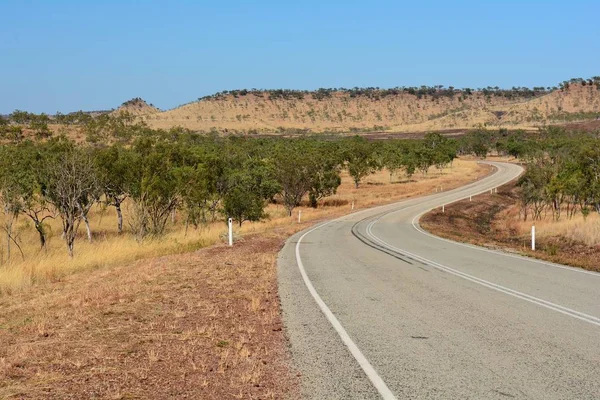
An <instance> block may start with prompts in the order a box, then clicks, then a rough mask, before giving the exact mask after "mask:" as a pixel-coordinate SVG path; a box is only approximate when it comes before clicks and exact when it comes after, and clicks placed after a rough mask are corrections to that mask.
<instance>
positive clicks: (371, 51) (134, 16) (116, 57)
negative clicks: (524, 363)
mask: <svg viewBox="0 0 600 400" xmlns="http://www.w3.org/2000/svg"><path fill="white" fill-rule="evenodd" d="M0 13H1V14H2V19H1V22H0V57H1V60H2V62H0V76H1V78H0V113H8V112H11V111H13V110H14V109H24V110H28V111H32V112H47V113H54V112H56V111H61V112H70V111H75V110H79V109H84V110H94V109H110V108H113V107H118V106H119V105H120V103H122V102H123V101H125V100H128V99H130V98H133V97H143V98H144V99H146V100H147V101H148V102H151V103H154V104H155V105H156V106H157V107H160V108H163V109H168V108H173V107H176V106H178V105H180V104H183V103H187V102H189V101H193V100H195V99H197V98H198V97H201V96H203V95H207V94H212V93H214V92H217V91H221V90H225V89H238V88H253V87H256V88H290V89H316V88H319V87H341V86H344V87H354V86H379V87H394V86H413V85H415V86H417V85H437V84H440V85H446V86H450V85H452V86H456V87H481V86H488V85H491V86H496V85H497V86H501V87H512V86H529V87H533V86H551V85H555V84H557V83H558V82H560V81H562V80H565V79H569V78H573V77H584V78H587V77H590V76H593V75H600V41H598V38H600V23H598V16H599V15H600V2H599V1H598V0H594V1H569V2H566V1H552V0H547V1H526V0H523V1H512V0H509V1H502V2H500V1H497V2H492V1H483V0H481V1H475V0H472V1H454V2H453V1H406V2H404V1H377V0H371V1H362V2H359V1H352V0H347V1H327V0H323V1H313V0H305V1H302V2H288V1H267V0H256V1H246V2H244V1H227V0H221V1H210V2H209V1H169V2H167V1H152V0H147V1H144V2H142V1H126V0H123V1H109V0H107V1H67V0H55V1H27V0H19V1H17V0H15V1H8V0H0Z"/></svg>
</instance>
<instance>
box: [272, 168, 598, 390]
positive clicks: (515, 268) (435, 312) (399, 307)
mask: <svg viewBox="0 0 600 400" xmlns="http://www.w3.org/2000/svg"><path fill="white" fill-rule="evenodd" d="M490 164H492V165H494V166H495V167H496V172H495V173H493V174H492V175H490V176H488V177H486V178H484V179H481V180H479V181H477V182H475V183H472V184H469V185H467V186H463V187H461V188H459V189H455V190H452V191H447V192H444V193H437V194H433V195H431V196H427V197H421V198H415V199H410V200H406V201H402V202H399V203H394V204H391V205H386V206H382V207H377V208H373V209H369V210H364V211H360V212H355V213H353V214H350V215H347V216H344V217H342V218H339V219H335V220H332V221H330V222H327V223H323V224H320V225H317V226H315V227H312V228H309V229H307V230H305V231H303V232H300V233H298V234H296V235H295V236H293V237H292V238H290V240H289V241H288V242H287V244H286V246H285V247H284V248H283V250H282V251H281V253H280V257H279V290H280V296H281V302H282V308H283V315H284V322H285V325H286V330H287V334H288V337H289V339H290V343H291V354H292V360H293V364H294V367H295V368H296V369H297V370H298V371H299V375H300V378H299V379H300V382H301V387H302V393H303V396H304V397H305V398H312V399H377V398H384V399H405V398H406V399H599V398H600V274H596V273H593V272H588V271H583V270H580V269H576V268H570V267H565V266H561V265H557V264H551V263H545V262H541V261H537V260H533V259H528V258H524V257H520V256H516V255H513V254H508V253H502V252H496V251H491V250H487V249H482V248H479V247H475V246H470V245H464V244H459V243H455V242H452V241H448V240H444V239H441V238H438V237H435V236H434V235H431V234H429V233H428V232H425V231H424V230H423V229H421V228H420V227H419V224H418V220H419V216H420V215H422V214H423V213H425V212H427V211H428V210H430V209H432V208H435V207H440V206H441V205H442V204H448V203H451V202H453V201H457V200H459V199H463V198H468V197H469V196H470V195H475V194H478V193H482V192H486V191H487V192H489V191H490V189H492V188H495V187H498V186H500V185H502V184H504V183H507V182H509V181H511V180H513V179H515V178H516V177H517V176H518V175H519V174H520V173H521V172H522V169H521V167H519V166H517V165H514V164H507V163H493V162H490ZM599 262H600V260H599Z"/></svg>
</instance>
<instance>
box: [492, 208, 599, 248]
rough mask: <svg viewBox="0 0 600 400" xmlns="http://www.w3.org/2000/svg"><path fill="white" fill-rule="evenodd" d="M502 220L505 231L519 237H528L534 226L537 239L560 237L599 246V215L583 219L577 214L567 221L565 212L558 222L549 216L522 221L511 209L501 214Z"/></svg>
mask: <svg viewBox="0 0 600 400" xmlns="http://www.w3.org/2000/svg"><path fill="white" fill-rule="evenodd" d="M503 218H504V219H505V223H506V229H511V230H513V231H515V232H518V234H519V235H528V234H529V233H530V232H531V226H532V225H534V224H535V228H536V236H537V237H538V238H551V237H556V236H561V237H564V238H567V239H568V240H570V241H576V242H581V243H584V244H586V245H588V246H599V245H600V215H598V214H597V213H593V214H591V215H589V216H588V217H587V218H583V215H581V214H580V213H578V214H577V215H575V216H573V218H571V219H568V218H567V217H566V212H565V213H563V215H562V216H561V218H560V219H559V220H558V221H554V220H553V219H552V217H550V216H547V217H546V218H544V219H542V220H541V221H531V220H529V221H523V219H522V218H519V209H518V208H517V207H513V208H511V209H509V210H507V212H505V213H504V214H503Z"/></svg>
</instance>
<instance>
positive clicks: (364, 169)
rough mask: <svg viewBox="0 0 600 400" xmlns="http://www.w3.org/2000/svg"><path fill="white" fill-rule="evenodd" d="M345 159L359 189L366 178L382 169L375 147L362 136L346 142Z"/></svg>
mask: <svg viewBox="0 0 600 400" xmlns="http://www.w3.org/2000/svg"><path fill="white" fill-rule="evenodd" d="M344 159H345V161H346V166H347V168H348V173H349V174H350V176H351V177H352V179H353V180H354V186H355V187H356V188H357V189H358V186H359V185H360V182H361V181H362V180H363V179H364V178H365V177H367V176H369V175H371V174H373V173H375V172H376V171H378V170H380V169H381V163H380V159H379V157H377V154H376V153H375V151H374V148H373V146H372V145H371V143H369V142H368V141H367V140H366V139H364V138H362V137H360V136H355V137H353V138H352V139H350V140H348V141H347V142H346V146H345V151H344Z"/></svg>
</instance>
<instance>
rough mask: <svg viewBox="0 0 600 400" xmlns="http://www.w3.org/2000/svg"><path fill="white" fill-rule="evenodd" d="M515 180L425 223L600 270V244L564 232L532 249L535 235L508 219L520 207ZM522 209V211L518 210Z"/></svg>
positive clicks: (446, 233)
mask: <svg viewBox="0 0 600 400" xmlns="http://www.w3.org/2000/svg"><path fill="white" fill-rule="evenodd" d="M516 191H517V188H516V186H515V183H514V182H513V183H510V184H508V185H505V186H502V187H500V188H498V193H494V194H489V193H488V194H483V195H479V196H476V197H473V201H472V202H470V201H469V200H468V199H467V200H462V201H460V202H457V203H453V204H451V205H447V206H446V207H445V212H444V213H442V211H441V210H439V209H436V210H433V211H431V212H429V213H427V214H426V215H424V216H423V217H422V218H421V221H420V224H421V226H422V227H423V228H424V229H426V230H427V231H429V232H432V233H434V234H436V235H438V236H441V237H444V238H447V239H452V240H456V241H459V242H467V243H471V244H476V245H479V246H484V247H488V248H493V249H501V250H504V251H508V252H512V253H518V254H521V255H525V256H530V257H535V258H539V259H542V260H547V261H551V262H556V263H560V264H566V265H571V266H574V267H580V268H584V269H587V270H590V271H600V264H598V260H600V246H589V245H587V244H585V243H583V242H579V241H576V240H573V239H570V238H567V237H564V236H562V235H554V236H548V237H542V238H538V239H537V240H536V251H532V250H531V248H530V246H531V237H530V235H529V234H521V233H520V232H519V231H518V230H516V229H514V228H511V226H510V224H507V223H506V220H505V218H506V214H507V213H510V212H511V211H512V212H513V213H514V211H515V209H516V208H517V207H518V198H517V192H516ZM517 213H518V212H517Z"/></svg>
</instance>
